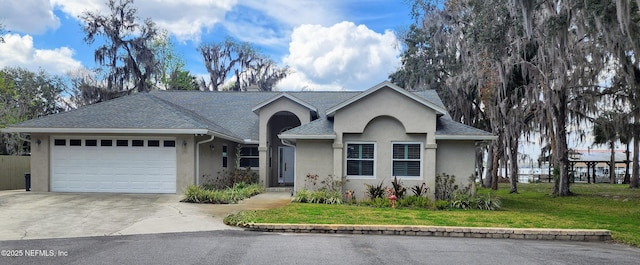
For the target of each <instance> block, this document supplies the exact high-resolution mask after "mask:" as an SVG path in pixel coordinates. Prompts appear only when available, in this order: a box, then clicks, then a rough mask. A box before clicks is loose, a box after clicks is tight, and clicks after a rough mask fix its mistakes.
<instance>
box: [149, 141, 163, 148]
mask: <svg viewBox="0 0 640 265" xmlns="http://www.w3.org/2000/svg"><path fill="white" fill-rule="evenodd" d="M147 146H149V147H159V146H160V141H159V140H149V141H147Z"/></svg>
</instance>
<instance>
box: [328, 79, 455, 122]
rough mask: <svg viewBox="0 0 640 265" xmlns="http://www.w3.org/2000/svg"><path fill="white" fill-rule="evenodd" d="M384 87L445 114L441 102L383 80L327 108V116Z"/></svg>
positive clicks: (440, 113)
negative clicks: (432, 100)
mask: <svg viewBox="0 0 640 265" xmlns="http://www.w3.org/2000/svg"><path fill="white" fill-rule="evenodd" d="M384 89H390V90H393V91H395V92H397V93H398V94H401V95H403V96H405V97H406V98H407V99H411V100H413V101H415V102H417V103H419V104H422V105H423V106H425V107H427V108H430V109H432V110H434V111H435V112H436V113H438V115H446V114H448V113H447V110H446V109H445V108H444V106H442V104H438V103H435V102H431V101H429V100H427V99H426V98H424V97H420V96H418V95H416V94H414V93H411V92H409V91H407V90H404V89H402V88H401V87H399V86H396V85H394V84H393V83H391V82H389V81H384V82H382V83H380V84H377V85H375V86H373V87H371V88H369V89H368V90H366V91H364V92H362V93H360V94H358V95H357V96H355V97H353V98H351V99H349V100H347V101H344V102H342V103H340V104H338V105H336V106H334V107H332V108H330V109H328V110H327V116H329V117H333V116H334V115H335V113H336V112H338V111H339V110H341V109H343V108H346V107H348V106H350V105H352V104H357V102H358V101H360V100H362V99H364V98H366V97H368V96H369V95H371V94H374V93H376V92H377V91H379V90H384Z"/></svg>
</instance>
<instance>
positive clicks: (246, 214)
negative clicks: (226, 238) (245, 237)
mask: <svg viewBox="0 0 640 265" xmlns="http://www.w3.org/2000/svg"><path fill="white" fill-rule="evenodd" d="M255 219H256V211H240V212H239V213H237V214H231V215H229V216H227V217H225V218H224V220H222V221H223V222H224V224H226V225H231V226H246V225H248V224H251V223H254V222H255V221H254V220H255Z"/></svg>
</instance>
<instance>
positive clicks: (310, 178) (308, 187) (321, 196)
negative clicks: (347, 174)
mask: <svg viewBox="0 0 640 265" xmlns="http://www.w3.org/2000/svg"><path fill="white" fill-rule="evenodd" d="M318 179H320V177H319V176H318V175H317V174H307V177H306V178H305V180H304V182H305V188H304V189H302V190H299V191H298V192H297V193H296V195H295V196H294V198H293V201H294V202H299V203H317V204H342V202H343V199H342V187H343V186H344V184H345V183H346V182H347V180H346V179H345V178H344V177H342V178H340V179H335V178H334V177H333V175H329V176H328V177H327V178H325V179H323V180H321V181H320V185H318Z"/></svg>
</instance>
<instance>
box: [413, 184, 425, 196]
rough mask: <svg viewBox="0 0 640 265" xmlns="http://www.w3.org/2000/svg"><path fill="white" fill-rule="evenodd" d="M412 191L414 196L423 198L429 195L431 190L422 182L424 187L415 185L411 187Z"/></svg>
mask: <svg viewBox="0 0 640 265" xmlns="http://www.w3.org/2000/svg"><path fill="white" fill-rule="evenodd" d="M411 191H412V192H413V195H415V196H418V197H421V196H427V194H428V193H429V188H428V187H427V184H426V183H424V182H422V185H415V186H413V187H411Z"/></svg>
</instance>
